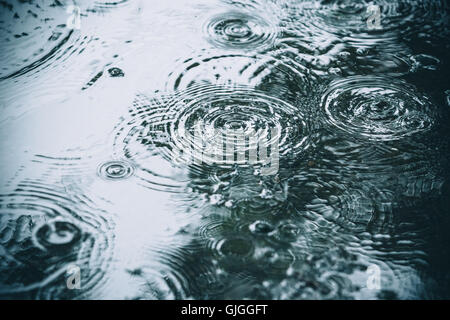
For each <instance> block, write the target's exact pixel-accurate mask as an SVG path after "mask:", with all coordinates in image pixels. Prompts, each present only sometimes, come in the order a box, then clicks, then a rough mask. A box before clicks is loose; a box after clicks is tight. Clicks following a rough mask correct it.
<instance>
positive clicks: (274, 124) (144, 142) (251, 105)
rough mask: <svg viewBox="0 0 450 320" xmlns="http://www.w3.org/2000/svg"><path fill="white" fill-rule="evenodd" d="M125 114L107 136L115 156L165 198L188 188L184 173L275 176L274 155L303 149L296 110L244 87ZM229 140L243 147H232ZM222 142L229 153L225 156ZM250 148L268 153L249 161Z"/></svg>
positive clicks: (202, 90)
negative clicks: (167, 192) (253, 170)
mask: <svg viewBox="0 0 450 320" xmlns="http://www.w3.org/2000/svg"><path fill="white" fill-rule="evenodd" d="M130 113H131V115H132V117H131V119H125V120H124V121H123V122H122V123H121V124H120V126H119V127H118V130H117V134H116V135H115V140H114V145H115V150H116V153H117V156H118V157H125V158H127V159H128V161H130V162H131V163H133V165H134V166H135V167H136V168H137V169H138V172H137V173H136V174H137V175H138V176H141V177H142V174H145V176H146V177H145V178H144V180H146V181H147V182H150V183H152V184H153V185H155V186H156V185H159V187H163V188H165V187H167V189H172V190H173V189H174V188H178V187H180V186H182V185H183V184H184V185H185V184H186V182H187V181H189V179H188V177H186V172H184V173H183V169H185V168H189V170H190V174H194V173H195V174H199V173H200V174H202V173H203V174H206V175H207V176H208V175H209V173H210V172H211V168H212V167H214V168H224V169H230V168H235V167H236V166H237V167H246V168H249V167H257V168H261V169H262V168H263V167H265V168H270V166H269V165H271V166H272V164H273V166H272V167H273V168H275V165H276V162H275V161H278V160H277V157H278V156H277V152H278V155H280V156H293V157H295V156H298V155H299V154H301V153H302V152H305V151H306V150H307V149H308V148H309V146H310V141H309V140H310V137H309V132H310V128H309V125H308V119H307V117H306V115H303V114H302V112H301V108H300V106H299V107H297V108H296V107H294V106H293V105H290V104H288V103H286V102H284V101H282V100H280V99H277V98H274V97H271V96H268V95H267V94H265V93H263V92H260V91H257V90H254V89H251V88H248V87H226V86H197V87H195V88H190V89H189V90H185V91H182V92H178V94H177V95H175V96H174V97H170V98H167V99H166V98H162V99H159V100H153V101H150V100H148V99H147V100H146V99H144V98H142V97H141V98H139V99H138V100H137V101H136V103H135V108H133V109H132V110H131V111H130ZM230 133H231V134H230ZM234 134H235V137H236V136H239V135H240V136H241V137H242V136H244V137H245V139H236V140H233V141H232V139H231V138H230V136H232V135H234ZM251 139H252V140H251ZM229 141H232V142H231V148H230V147H228V148H225V145H226V142H229ZM250 141H251V142H252V143H250ZM255 141H256V142H258V141H262V142H260V143H261V144H260V146H261V145H262V143H264V144H265V146H270V148H267V149H268V150H267V154H266V156H265V157H264V156H263V155H261V153H260V152H258V153H257V154H256V157H252V161H250V153H253V152H255V150H256V149H255V144H254V143H253V142H255ZM277 149H278V150H277ZM238 153H239V154H240V155H243V157H241V158H239V157H238V156H239V154H238ZM232 157H234V158H233V159H231V158H232ZM151 159H152V160H151ZM162 160H164V162H161V161H162ZM167 162H169V163H170V166H167ZM262 170H264V169H262ZM263 174H264V173H263ZM197 176H198V175H197ZM162 180H164V181H162Z"/></svg>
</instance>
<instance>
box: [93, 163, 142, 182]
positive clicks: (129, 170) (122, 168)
mask: <svg viewBox="0 0 450 320" xmlns="http://www.w3.org/2000/svg"><path fill="white" fill-rule="evenodd" d="M133 172H134V169H133V167H132V166H131V165H130V164H129V163H128V162H125V161H118V160H114V161H108V162H105V163H103V164H101V165H100V167H99V169H98V174H99V175H100V177H102V178H106V179H110V180H119V179H126V178H128V177H130V176H131V175H133Z"/></svg>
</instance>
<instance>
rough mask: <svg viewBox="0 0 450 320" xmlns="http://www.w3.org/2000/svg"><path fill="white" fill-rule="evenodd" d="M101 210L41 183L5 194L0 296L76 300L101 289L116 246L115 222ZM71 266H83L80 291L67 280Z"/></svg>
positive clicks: (0, 203) (1, 198)
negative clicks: (70, 286) (68, 283)
mask: <svg viewBox="0 0 450 320" xmlns="http://www.w3.org/2000/svg"><path fill="white" fill-rule="evenodd" d="M99 211H100V210H96V209H93V204H92V203H90V202H82V201H77V203H74V202H73V201H72V200H71V199H68V198H67V196H66V193H65V192H64V191H63V190H59V189H57V188H54V187H50V186H46V185H43V184H41V183H38V182H31V181H27V182H23V183H20V184H19V185H18V186H17V188H16V189H15V190H14V191H13V192H11V193H10V194H5V195H0V246H1V247H2V250H3V253H2V257H3V259H2V261H0V297H8V298H11V297H15V298H22V299H23V298H26V299H34V298H41V299H51V298H52V299H69V298H70V299H71V298H75V297H88V296H90V294H93V292H94V291H95V290H97V289H99V288H100V287H101V286H102V284H104V281H105V279H106V277H105V274H106V272H107V268H108V264H109V259H110V254H111V248H112V238H111V233H110V231H111V229H110V222H109V221H108V220H107V218H105V216H106V215H105V214H104V212H99ZM69 265H72V266H76V267H78V268H79V270H80V276H81V281H82V287H81V290H68V289H67V287H66V285H65V284H66V276H67V274H66V272H67V267H68V266H69Z"/></svg>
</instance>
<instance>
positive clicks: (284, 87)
mask: <svg viewBox="0 0 450 320" xmlns="http://www.w3.org/2000/svg"><path fill="white" fill-rule="evenodd" d="M167 74H168V76H167V82H166V84H165V88H164V89H165V90H166V91H172V90H185V89H188V88H191V87H194V86H198V85H228V86H232V85H244V86H251V87H255V88H259V89H262V90H264V91H266V92H270V93H271V94H272V95H276V96H277V97H280V98H281V97H282V99H283V100H284V101H286V100H289V101H295V99H296V98H297V97H298V96H303V97H304V96H308V94H310V93H311V89H312V87H313V85H314V84H315V83H316V77H315V75H313V74H311V72H310V70H309V69H308V68H306V67H305V66H304V65H302V64H300V63H298V62H296V61H295V60H294V59H291V58H290V57H289V55H288V54H287V53H286V52H284V51H281V52H273V53H270V54H242V53H227V54H224V53H223V52H222V51H216V50H210V51H205V50H204V51H201V52H193V53H192V54H191V55H190V57H189V58H186V59H180V61H179V62H177V63H176V64H175V66H171V70H170V71H168V72H167Z"/></svg>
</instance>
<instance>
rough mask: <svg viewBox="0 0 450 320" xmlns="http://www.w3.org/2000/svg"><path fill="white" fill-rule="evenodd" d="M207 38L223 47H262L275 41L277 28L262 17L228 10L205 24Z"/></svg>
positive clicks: (251, 48) (215, 44)
mask: <svg viewBox="0 0 450 320" xmlns="http://www.w3.org/2000/svg"><path fill="white" fill-rule="evenodd" d="M204 32H205V35H206V39H207V40H208V41H209V42H210V43H211V44H213V45H214V46H216V47H219V48H223V49H250V50H253V49H255V48H260V47H262V46H266V45H269V44H271V43H272V42H273V40H274V38H275V37H276V35H277V32H276V28H275V27H274V26H272V25H271V24H270V23H269V22H268V21H266V20H265V19H263V18H262V17H259V16H256V15H249V14H246V13H243V12H233V11H231V12H226V13H221V14H218V15H216V16H213V17H212V18H211V19H210V20H209V21H207V23H206V24H205V25H204Z"/></svg>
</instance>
